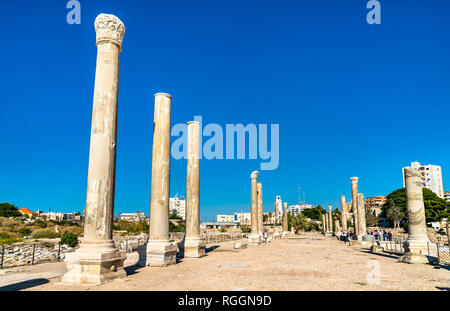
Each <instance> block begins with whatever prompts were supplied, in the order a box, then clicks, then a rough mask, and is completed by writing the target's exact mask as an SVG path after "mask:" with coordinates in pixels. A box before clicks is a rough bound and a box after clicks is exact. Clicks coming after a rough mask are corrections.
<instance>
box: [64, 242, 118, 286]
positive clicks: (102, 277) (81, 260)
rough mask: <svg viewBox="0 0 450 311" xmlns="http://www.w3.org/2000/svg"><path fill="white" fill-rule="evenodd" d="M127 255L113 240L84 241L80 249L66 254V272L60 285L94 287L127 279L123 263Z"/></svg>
mask: <svg viewBox="0 0 450 311" xmlns="http://www.w3.org/2000/svg"><path fill="white" fill-rule="evenodd" d="M125 259H126V254H125V253H122V252H120V251H119V250H118V249H117V248H116V247H115V246H114V241H113V240H106V241H82V243H81V245H80V248H79V249H77V250H76V251H75V252H73V253H68V254H66V258H65V260H64V261H65V262H66V264H67V269H68V272H66V273H65V274H64V275H63V277H62V279H61V282H60V283H59V284H60V285H86V286H93V285H99V284H103V283H106V282H109V281H111V280H113V279H115V278H123V277H126V276H127V274H126V272H125V270H124V269H123V262H124V261H125Z"/></svg>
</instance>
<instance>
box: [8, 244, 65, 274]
mask: <svg viewBox="0 0 450 311" xmlns="http://www.w3.org/2000/svg"><path fill="white" fill-rule="evenodd" d="M73 250H74V249H73V248H71V247H68V246H67V245H63V244H61V243H60V241H56V242H55V241H52V242H49V241H41V242H33V243H21V244H16V245H2V246H0V255H1V258H0V269H3V268H12V267H19V266H26V265H35V264H38V263H44V262H53V261H61V259H64V258H65V253H67V252H71V251H73Z"/></svg>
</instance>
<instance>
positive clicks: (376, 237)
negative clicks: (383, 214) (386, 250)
mask: <svg viewBox="0 0 450 311" xmlns="http://www.w3.org/2000/svg"><path fill="white" fill-rule="evenodd" d="M373 238H374V240H375V241H377V240H378V230H375V231H374V232H373Z"/></svg>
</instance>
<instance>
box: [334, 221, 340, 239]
mask: <svg viewBox="0 0 450 311" xmlns="http://www.w3.org/2000/svg"><path fill="white" fill-rule="evenodd" d="M334 232H335V234H336V236H339V235H340V233H341V226H340V225H339V220H338V219H336V220H335V221H334Z"/></svg>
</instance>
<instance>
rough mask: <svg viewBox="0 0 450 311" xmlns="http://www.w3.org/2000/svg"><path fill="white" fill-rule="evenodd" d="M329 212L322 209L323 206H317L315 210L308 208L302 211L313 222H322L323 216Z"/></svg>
mask: <svg viewBox="0 0 450 311" xmlns="http://www.w3.org/2000/svg"><path fill="white" fill-rule="evenodd" d="M326 213H327V212H326V211H325V210H324V209H323V208H322V206H320V205H317V206H316V207H314V208H307V209H305V210H303V211H302V214H303V215H305V216H306V217H308V218H309V219H313V220H320V219H322V215H323V214H326Z"/></svg>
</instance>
